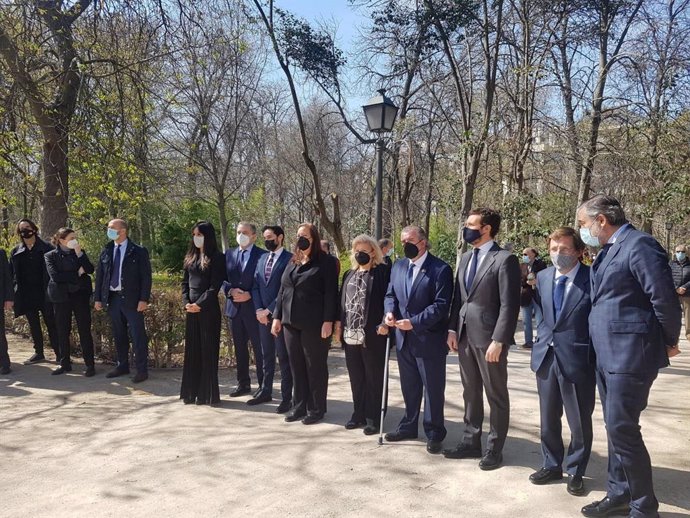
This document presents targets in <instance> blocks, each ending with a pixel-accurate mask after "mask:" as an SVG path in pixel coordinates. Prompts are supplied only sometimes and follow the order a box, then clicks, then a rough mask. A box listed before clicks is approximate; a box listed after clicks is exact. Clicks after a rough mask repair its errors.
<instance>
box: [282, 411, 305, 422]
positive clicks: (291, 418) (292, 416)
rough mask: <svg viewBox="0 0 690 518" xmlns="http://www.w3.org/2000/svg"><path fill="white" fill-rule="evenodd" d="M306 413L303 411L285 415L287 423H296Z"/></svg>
mask: <svg viewBox="0 0 690 518" xmlns="http://www.w3.org/2000/svg"><path fill="white" fill-rule="evenodd" d="M305 415H306V414H302V413H294V412H293V413H291V414H288V415H286V416H285V422H286V423H294V422H295V421H300V420H302V418H303V417H304V416H305Z"/></svg>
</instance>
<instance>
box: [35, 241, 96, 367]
mask: <svg viewBox="0 0 690 518" xmlns="http://www.w3.org/2000/svg"><path fill="white" fill-rule="evenodd" d="M53 245H54V246H55V249H54V250H51V251H50V252H48V253H46V254H45V256H44V258H45V262H46V268H47V270H48V277H49V278H50V280H49V281H48V299H49V300H50V302H52V303H53V308H54V309H55V323H56V326H57V335H58V337H57V340H58V348H59V351H60V352H59V355H58V363H59V366H58V368H57V369H55V370H54V371H53V374H63V373H65V372H69V371H71V370H72V360H71V359H70V347H69V337H70V333H71V330H72V315H73V314H74V319H75V320H76V321H77V330H78V331H79V343H80V345H81V350H82V353H83V355H84V363H85V364H86V370H85V371H84V376H86V377H91V376H93V375H94V374H96V369H95V364H94V351H93V337H92V336H91V293H92V292H93V287H92V285H91V274H92V273H93V271H94V268H93V264H91V261H89V257H88V256H87V255H86V252H84V251H83V250H82V249H81V244H79V241H78V240H77V234H76V233H75V232H74V230H72V229H71V228H67V227H63V228H61V229H60V230H58V231H57V233H56V234H55V236H53Z"/></svg>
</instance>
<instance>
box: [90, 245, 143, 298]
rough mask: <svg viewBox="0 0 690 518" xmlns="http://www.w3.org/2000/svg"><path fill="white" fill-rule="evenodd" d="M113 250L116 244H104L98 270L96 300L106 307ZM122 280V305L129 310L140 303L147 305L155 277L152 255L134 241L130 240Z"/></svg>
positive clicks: (124, 260)
mask: <svg viewBox="0 0 690 518" xmlns="http://www.w3.org/2000/svg"><path fill="white" fill-rule="evenodd" d="M114 250H115V243H114V241H111V242H110V243H108V244H107V245H105V248H103V251H102V252H101V256H100V257H99V259H98V267H97V268H96V292H95V295H94V301H95V302H100V303H102V304H103V305H104V306H107V305H108V299H109V297H110V273H111V272H112V269H113V251H114ZM120 280H121V282H122V291H121V292H120V295H121V296H122V297H123V304H124V307H125V308H126V309H136V308H137V305H138V304H139V301H144V302H148V301H149V300H150V299H151V286H152V284H153V275H152V273H151V261H150V260H149V252H148V250H146V248H144V247H143V246H140V245H138V244H136V243H135V242H134V241H132V240H131V239H128V240H127V250H126V251H125V256H124V258H123V259H122V270H121V272H120Z"/></svg>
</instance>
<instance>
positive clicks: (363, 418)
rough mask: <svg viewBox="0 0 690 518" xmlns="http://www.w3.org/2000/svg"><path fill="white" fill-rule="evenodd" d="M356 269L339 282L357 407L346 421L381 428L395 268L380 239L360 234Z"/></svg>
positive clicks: (340, 327)
mask: <svg viewBox="0 0 690 518" xmlns="http://www.w3.org/2000/svg"><path fill="white" fill-rule="evenodd" d="M351 264H352V269H350V270H348V271H347V272H345V274H344V275H343V282H342V284H341V288H340V298H339V300H340V309H339V312H338V314H339V317H338V321H337V322H336V324H335V329H336V332H335V334H336V336H337V337H339V338H340V341H341V343H342V344H343V348H344V349H345V362H346V364H347V372H348V374H349V376H350V388H351V389H352V403H353V404H354V412H353V413H352V417H350V420H349V421H348V422H347V423H346V424H345V428H347V429H348V430H353V429H355V428H359V427H360V426H364V434H365V435H373V434H375V433H378V431H379V422H380V419H381V414H380V407H379V405H380V404H381V399H382V395H383V371H384V363H385V360H386V335H387V334H388V326H386V325H385V324H384V323H383V299H384V297H385V296H386V291H387V289H388V281H389V279H390V268H389V267H388V266H387V265H386V264H385V263H384V262H383V254H382V253H381V249H380V248H379V247H378V244H377V243H376V240H375V239H374V238H372V237H370V236H366V235H359V236H357V237H355V238H354V239H353V240H352V253H351Z"/></svg>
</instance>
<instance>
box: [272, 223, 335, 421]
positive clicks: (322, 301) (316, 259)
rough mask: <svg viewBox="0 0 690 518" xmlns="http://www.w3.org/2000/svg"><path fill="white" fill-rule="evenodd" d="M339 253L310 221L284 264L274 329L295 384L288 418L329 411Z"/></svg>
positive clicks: (315, 416)
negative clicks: (327, 247)
mask: <svg viewBox="0 0 690 518" xmlns="http://www.w3.org/2000/svg"><path fill="white" fill-rule="evenodd" d="M337 298H338V275H337V273H336V266H335V259H334V258H333V257H332V256H330V255H327V254H324V253H323V251H322V250H321V246H320V237H319V232H318V231H317V230H316V227H314V225H312V224H310V223H303V224H302V225H300V227H299V228H298V229H297V245H296V247H295V255H294V256H293V257H292V259H291V262H290V264H289V265H288V266H287V267H286V268H285V271H284V272H283V276H282V277H281V281H280V291H279V292H278V298H277V300H276V307H275V310H274V312H273V324H272V326H271V333H272V334H273V335H274V336H278V334H279V333H280V331H281V329H282V330H283V331H284V333H285V344H286V346H287V350H288V356H289V357H290V369H291V370H292V378H293V384H294V399H293V401H294V408H293V410H292V412H291V413H290V414H288V416H287V417H286V418H285V420H286V421H288V422H292V421H297V420H300V419H301V420H302V422H303V423H304V424H313V423H317V422H318V421H320V420H321V419H323V416H324V414H325V413H326V393H327V391H328V347H329V340H330V336H331V333H332V331H333V322H334V321H335V320H336V315H337V310H338V308H337V306H338V302H337Z"/></svg>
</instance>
